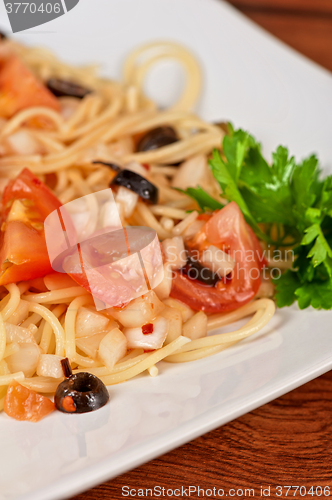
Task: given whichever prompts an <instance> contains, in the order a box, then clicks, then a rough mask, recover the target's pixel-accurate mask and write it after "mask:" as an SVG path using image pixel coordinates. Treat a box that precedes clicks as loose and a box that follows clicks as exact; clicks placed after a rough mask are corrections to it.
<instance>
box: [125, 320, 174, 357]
mask: <svg viewBox="0 0 332 500" xmlns="http://www.w3.org/2000/svg"><path fill="white" fill-rule="evenodd" d="M152 324H153V333H150V334H148V335H146V334H144V333H143V331H142V327H139V328H125V329H124V330H123V333H124V335H125V336H126V338H127V340H128V349H136V348H139V347H142V348H143V349H148V350H153V349H160V348H161V347H162V346H163V344H164V342H165V339H166V336H167V332H168V320H167V319H166V318H163V317H161V316H159V317H158V318H157V319H155V320H154V321H152Z"/></svg>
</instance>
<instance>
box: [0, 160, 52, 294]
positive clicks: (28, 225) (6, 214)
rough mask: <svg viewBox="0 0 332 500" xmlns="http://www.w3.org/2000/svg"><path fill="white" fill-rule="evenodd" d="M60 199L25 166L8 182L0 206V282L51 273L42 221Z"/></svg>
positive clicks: (1, 283) (38, 276)
mask: <svg viewBox="0 0 332 500" xmlns="http://www.w3.org/2000/svg"><path fill="white" fill-rule="evenodd" d="M59 207H61V203H60V201H59V200H58V199H57V198H56V197H55V196H54V195H53V193H52V192H51V191H50V190H49V189H48V187H47V186H45V184H43V183H42V182H41V181H40V180H39V179H38V178H37V177H35V176H34V175H33V174H32V173H31V172H30V171H29V170H28V169H24V170H23V171H22V172H21V173H20V174H19V176H18V177H17V178H16V179H14V180H12V181H10V182H9V183H8V185H7V186H6V188H5V191H4V194H3V198H2V203H1V207H0V221H1V234H0V285H6V284H8V283H16V282H18V281H25V280H30V279H34V278H40V277H42V276H45V275H46V274H48V273H51V272H52V271H53V270H52V267H51V264H50V260H49V257H48V252H47V247H46V241H45V233H44V220H45V219H46V217H47V216H48V215H49V214H50V213H51V212H53V210H56V209H58V208H59Z"/></svg>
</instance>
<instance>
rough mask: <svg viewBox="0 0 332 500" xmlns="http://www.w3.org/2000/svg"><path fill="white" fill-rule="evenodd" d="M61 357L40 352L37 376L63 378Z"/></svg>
mask: <svg viewBox="0 0 332 500" xmlns="http://www.w3.org/2000/svg"><path fill="white" fill-rule="evenodd" d="M61 359H62V358H61V357H60V356H56V355H55V354H41V355H40V358H39V362H38V366H37V375H38V376H39V377H51V378H63V370H62V366H61Z"/></svg>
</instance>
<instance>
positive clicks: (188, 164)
mask: <svg viewBox="0 0 332 500" xmlns="http://www.w3.org/2000/svg"><path fill="white" fill-rule="evenodd" d="M208 173H209V168H208V163H207V158H206V156H205V155H196V156H193V157H192V158H189V160H186V161H184V162H183V163H182V164H181V165H180V167H179V168H178V171H177V173H176V174H175V176H174V177H173V180H172V187H177V188H180V189H187V188H188V187H197V185H199V184H202V182H203V181H204V179H205V178H206V176H207V175H208Z"/></svg>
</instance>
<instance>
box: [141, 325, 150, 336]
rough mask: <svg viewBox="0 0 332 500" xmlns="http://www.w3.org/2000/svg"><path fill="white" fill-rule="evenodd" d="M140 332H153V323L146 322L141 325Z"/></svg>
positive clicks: (145, 333) (144, 333)
mask: <svg viewBox="0 0 332 500" xmlns="http://www.w3.org/2000/svg"><path fill="white" fill-rule="evenodd" d="M142 333H143V335H149V334H150V333H153V324H152V323H148V324H147V325H143V326H142Z"/></svg>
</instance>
